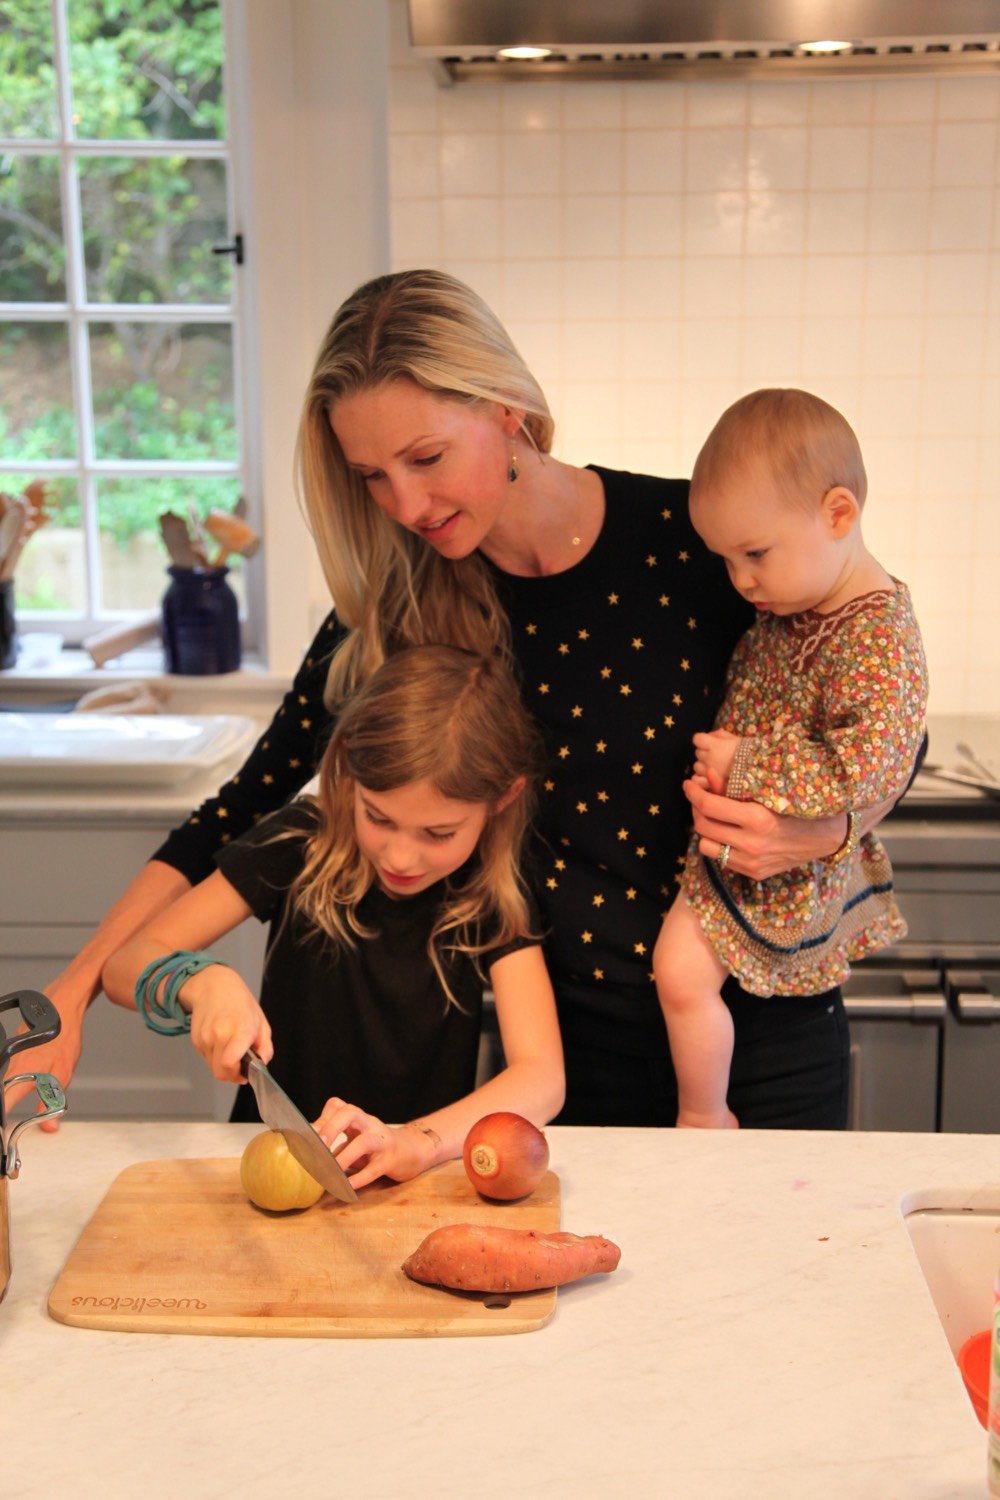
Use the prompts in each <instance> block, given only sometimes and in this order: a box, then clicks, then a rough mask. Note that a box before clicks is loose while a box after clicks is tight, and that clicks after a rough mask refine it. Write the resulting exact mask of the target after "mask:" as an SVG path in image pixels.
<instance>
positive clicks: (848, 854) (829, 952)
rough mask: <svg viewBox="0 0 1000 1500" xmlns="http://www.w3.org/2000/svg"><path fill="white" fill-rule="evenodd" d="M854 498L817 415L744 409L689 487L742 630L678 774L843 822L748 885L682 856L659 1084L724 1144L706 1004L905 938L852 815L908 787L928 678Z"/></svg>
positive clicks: (726, 426) (822, 412) (830, 418)
mask: <svg viewBox="0 0 1000 1500" xmlns="http://www.w3.org/2000/svg"><path fill="white" fill-rule="evenodd" d="M866 491H867V479H866V476H865V469H864V463H863V461H862V458H861V451H860V449H859V446H858V441H857V438H856V437H855V435H854V433H853V431H852V430H851V428H850V426H849V425H848V423H847V422H846V421H845V419H844V418H843V417H842V416H841V415H840V413H839V412H837V411H835V410H834V409H833V407H831V406H828V405H827V403H826V402H825V401H822V400H820V399H819V397H817V396H813V395H810V394H809V393H808V392H806V391H797V390H762V391H755V392H753V393H752V394H751V395H749V396H744V397H743V398H742V399H741V400H739V401H737V402H736V403H735V404H734V405H733V406H731V407H729V409H728V410H727V411H725V412H724V413H723V415H722V416H721V417H720V419H719V421H718V422H717V423H716V425H715V427H714V428H713V429H712V432H711V433H710V434H709V436H708V438H707V440H706V442H705V445H704V447H703V448H702V450H701V452H700V453H699V455H698V458H697V461H696V463H695V466H694V472H693V474H692V477H691V501H690V505H691V520H692V523H693V525H694V527H695V529H696V531H697V532H698V534H699V536H701V537H702V539H703V540H704V542H705V544H706V546H707V547H708V548H709V549H710V551H712V552H715V553H718V554H719V556H721V557H722V558H723V559H724V561H725V564H726V568H727V569H728V572H729V578H730V581H731V583H732V585H733V587H734V588H736V589H737V590H738V591H739V592H740V593H741V594H742V595H743V597H744V598H745V599H747V600H748V601H749V602H750V603H751V604H753V605H754V607H755V608H756V609H757V611H758V619H757V621H756V623H755V624H754V625H753V626H752V627H751V628H750V630H748V631H747V633H746V635H745V636H744V637H743V639H742V640H741V641H740V642H739V644H738V646H737V648H736V650H735V652H734V653H733V659H732V661H731V663H730V666H729V673H728V677H727V681H726V690H725V696H724V699H723V703H722V706H721V708H720V710H719V713H718V715H717V717H716V723H715V728H714V729H713V730H712V731H711V732H710V733H706V734H696V735H695V736H694V745H695V763H694V775H695V778H696V779H697V780H699V781H700V782H701V784H702V785H706V786H707V785H709V773H710V772H711V773H714V777H715V778H716V789H719V788H720V787H721V788H724V789H725V792H726V794H727V795H728V796H730V797H736V798H739V799H741V800H745V801H753V802H759V803H761V804H763V805H764V806H765V807H768V808H770V809H771V810H772V811H773V812H777V813H793V814H796V815H798V816H799V817H822V816H824V815H826V814H829V813H836V812H846V813H847V814H848V836H847V838H846V840H845V842H844V844H843V846H842V847H841V848H840V849H839V850H838V851H837V852H836V853H835V854H834V855H832V856H831V857H829V858H827V859H823V860H815V861H813V862H811V863H809V864H806V865H801V866H799V867H797V868H796V869H793V870H790V871H788V872H786V873H784V874H781V875H774V876H771V877H769V878H768V879H766V880H760V881H756V880H751V879H750V878H749V877H747V876H744V875H740V874H738V873H736V872H735V871H733V870H731V869H727V868H726V866H727V862H728V859H729V848H728V846H727V845H723V846H722V850H721V852H720V853H719V855H718V856H717V857H716V859H715V860H714V861H709V860H707V859H705V858H704V857H703V856H702V855H701V854H700V853H699V849H698V839H697V836H694V837H693V838H692V841H691V844H690V846H689V849H688V855H687V860H686V863H685V868H684V874H683V876H682V880H681V892H680V894H679V895H678V897H677V899H676V901H675V902H674V904H673V906H672V907H671V909H670V911H669V912H668V913H667V916H666V918H665V920H664V923H663V926H662V928H661V930H660V936H659V938H658V940H657V944H656V949H655V952H654V959H653V968H654V974H655V978H656V984H657V991H658V994H659V997H660V1003H661V1005H662V1007H663V1013H664V1017H665V1019H666V1023H667V1031H668V1034H669V1038H670V1051H671V1056H672V1058H673V1063H674V1068H675V1071H676V1074H677V1085H678V1097H679V1111H678V1116H677V1124H678V1125H679V1126H696V1127H723V1128H725V1127H730V1128H732V1127H735V1126H736V1125H737V1123H738V1122H737V1120H736V1118H735V1116H734V1115H733V1114H732V1112H731V1111H730V1110H729V1108H728V1106H727V1103H726V1092H727V1087H728V1082H729V1065H730V1060H731V1058H732V1050H733V1023H732V1018H731V1016H730V1013H729V1011H728V1009H727V1007H726V1005H725V1003H724V1002H723V999H722V996H721V993H720V991H721V987H722V985H723V983H724V981H725V979H726V978H727V976H728V975H730V974H732V975H734V976H735V977H736V978H737V979H738V981H739V983H740V984H741V985H742V987H743V988H744V989H745V990H747V991H749V992H750V993H751V994H754V995H762V996H769V995H814V994H819V993H821V992H822V991H824V990H828V989H831V988H833V987H834V986H836V985H838V984H840V983H841V982H842V981H843V980H844V979H845V978H846V977H847V975H848V973H849V972H850V968H849V961H850V960H852V959H858V958H861V957H862V956H864V955H866V954H869V953H873V952H875V951H876V950H878V949H879V948H883V947H886V946H887V945H888V944H890V943H893V942H896V941H898V939H899V938H901V937H903V936H904V935H905V932H906V924H905V923H904V921H903V919H902V916H901V915H900V912H899V909H898V907H897V906H896V902H895V899H894V897H893V889H892V871H891V868H890V866H889V861H888V859H887V857H886V854H885V851H884V849H883V848H882V846H881V844H880V843H879V842H878V840H877V839H876V838H875V837H874V835H873V834H865V835H864V837H863V838H861V839H860V840H859V839H858V837H857V815H858V811H859V810H860V809H864V808H866V807H869V806H871V805H873V804H874V803H877V802H880V801H882V800H884V799H885V798H887V797H891V796H892V795H894V794H898V793H899V792H900V791H902V790H903V788H904V787H905V786H906V784H907V781H908V780H909V777H910V774H911V772H912V769H913V766H914V763H915V760H916V756H917V752H918V750H919V747H920V744H921V741H922V738H923V734H924V712H925V708H926V702H927V669H926V663H925V660H924V651H923V645H922V643H921V639H920V630H919V627H918V625H917V621H916V618H915V616H914V612H913V605H912V602H911V599H910V595H909V592H908V590H907V588H906V586H905V585H904V584H902V583H900V582H899V581H898V580H897V579H894V578H892V577H891V576H890V575H889V574H888V573H887V572H886V571H885V569H884V568H883V567H882V565H881V564H880V563H879V562H878V561H877V560H876V559H875V558H874V557H873V556H872V555H871V553H870V552H869V551H868V549H867V548H866V546H865V544H864V540H863V538H862V535H861V511H862V507H863V506H864V502H865V494H866Z"/></svg>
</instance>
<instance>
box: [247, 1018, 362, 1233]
mask: <svg viewBox="0 0 1000 1500" xmlns="http://www.w3.org/2000/svg"><path fill="white" fill-rule="evenodd" d="M241 1067H242V1071H243V1074H244V1076H245V1078H246V1080H247V1082H248V1083H249V1085H250V1087H251V1088H252V1089H253V1091H254V1094H255V1096H256V1099H257V1108H258V1109H259V1110H260V1117H261V1119H262V1120H263V1121H264V1124H265V1125H267V1126H268V1128H269V1129H271V1130H277V1131H280V1132H281V1134H282V1135H283V1136H284V1137H285V1140H286V1141H287V1142H288V1149H289V1151H290V1152H291V1153H292V1155H293V1156H294V1157H295V1160H296V1161H297V1162H298V1164H299V1166H300V1167H304V1168H305V1170H306V1171H307V1172H308V1173H309V1175H310V1177H314V1178H315V1179H316V1181H317V1182H318V1183H320V1185H321V1186H322V1187H324V1188H326V1191H327V1192H328V1193H331V1194H332V1195H333V1197H334V1198H339V1199H340V1201H341V1203H357V1201H358V1195H357V1193H356V1192H355V1190H354V1188H352V1186H351V1184H350V1182H349V1181H348V1180H347V1174H346V1173H345V1171H344V1169H343V1167H342V1166H341V1165H340V1163H339V1162H338V1161H337V1158H336V1157H335V1156H334V1154H333V1152H332V1151H331V1150H330V1148H329V1146H327V1144H326V1142H325V1141H324V1140H323V1138H322V1136H319V1135H317V1134H316V1132H315V1130H313V1128H312V1126H311V1125H310V1124H309V1121H308V1120H307V1119H306V1117H305V1115H304V1114H303V1113H302V1111H301V1110H300V1109H297V1108H296V1106H295V1105H294V1104H293V1103H292V1101H291V1099H289V1097H288V1095H287V1094H286V1093H285V1091H284V1089H283V1088H282V1087H281V1086H280V1084H278V1083H277V1082H276V1081H275V1080H274V1079H273V1078H272V1077H271V1075H270V1073H269V1072H268V1071H267V1069H266V1068H265V1066H264V1064H263V1063H262V1062H261V1060H260V1058H259V1057H258V1056H257V1053H256V1052H255V1051H254V1050H253V1048H252V1047H251V1048H250V1051H249V1052H247V1053H246V1054H245V1055H244V1057H243V1060H242V1063H241Z"/></svg>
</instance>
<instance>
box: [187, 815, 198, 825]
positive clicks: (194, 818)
mask: <svg viewBox="0 0 1000 1500" xmlns="http://www.w3.org/2000/svg"><path fill="white" fill-rule="evenodd" d="M188 822H190V823H200V822H201V819H200V818H199V816H198V814H197V813H194V814H192V816H191V817H190V818H189V819H188Z"/></svg>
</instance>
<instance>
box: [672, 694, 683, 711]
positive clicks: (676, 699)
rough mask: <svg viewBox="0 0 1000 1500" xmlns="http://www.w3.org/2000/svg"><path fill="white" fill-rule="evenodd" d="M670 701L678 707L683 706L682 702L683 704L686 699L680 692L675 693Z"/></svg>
mask: <svg viewBox="0 0 1000 1500" xmlns="http://www.w3.org/2000/svg"><path fill="white" fill-rule="evenodd" d="M670 701H671V703H673V704H674V705H675V706H676V707H677V708H680V706H681V704H682V703H683V702H684V699H683V698H682V697H681V695H680V693H675V694H674V696H673V697H672V698H671V700H670Z"/></svg>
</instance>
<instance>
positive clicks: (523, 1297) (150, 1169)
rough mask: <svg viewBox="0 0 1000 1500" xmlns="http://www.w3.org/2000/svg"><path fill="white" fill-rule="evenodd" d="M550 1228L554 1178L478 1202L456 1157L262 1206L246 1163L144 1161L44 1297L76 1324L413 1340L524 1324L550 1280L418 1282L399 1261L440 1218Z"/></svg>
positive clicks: (102, 1207) (111, 1195) (542, 1305)
mask: <svg viewBox="0 0 1000 1500" xmlns="http://www.w3.org/2000/svg"><path fill="white" fill-rule="evenodd" d="M463 1223H470V1224H471V1223H475V1224H495V1225H500V1226H504V1227H507V1228H512V1229H540V1230H543V1231H545V1232H550V1231H552V1230H557V1229H558V1228H559V1179H558V1178H557V1177H556V1175H555V1173H554V1172H547V1173H546V1174H545V1176H544V1178H543V1179H542V1181H541V1183H540V1184H539V1186H538V1187H537V1188H536V1189H535V1191H534V1192H533V1193H532V1194H531V1195H530V1197H528V1198H526V1199H523V1200H522V1201H521V1202H518V1203H505V1204H499V1203H497V1204H494V1203H488V1202H486V1201H485V1200H484V1199H483V1198H480V1196H479V1194H478V1193H477V1192H476V1190H475V1188H474V1187H473V1186H472V1184H471V1183H470V1182H469V1180H468V1178H467V1177H466V1175H465V1171H464V1168H463V1167H462V1163H461V1162H460V1161H454V1162H448V1163H446V1164H445V1165H444V1166H441V1167H436V1168H434V1169H433V1170H432V1171H430V1172H425V1173H424V1174H423V1175H422V1176H420V1177H416V1178H414V1179H413V1181H412V1182H405V1183H389V1184H378V1185H373V1186H371V1187H367V1188H364V1189H363V1190H362V1192H361V1195H360V1201H359V1202H358V1203H356V1204H342V1203H337V1202H335V1201H334V1200H333V1199H332V1198H329V1197H324V1198H321V1199H320V1201H319V1203H317V1204H316V1205H315V1207H313V1208H310V1209H307V1210H306V1211H305V1212H304V1213H290V1214H272V1213H266V1212H265V1211H263V1210H262V1209H259V1208H255V1207H254V1206H253V1204H251V1203H250V1202H249V1200H248V1199H247V1197H246V1195H245V1193H244V1192H243V1189H242V1188H241V1186H240V1178H239V1158H238V1157H225V1158H218V1159H217V1158H202V1159H189V1160H176V1159H175V1160H165V1161H144V1162H137V1163H136V1164H135V1165H134V1166H131V1167H126V1169H125V1170H124V1171H123V1172H121V1173H120V1174H119V1175H118V1177H116V1178H115V1180H114V1182H113V1183H112V1184H111V1186H110V1188H109V1189H108V1191H107V1193H106V1195H105V1196H104V1198H103V1199H102V1201H101V1203H100V1204H99V1205H98V1207H97V1210H96V1212H95V1213H94V1216H93V1218H92V1219H91V1220H90V1222H89V1224H88V1225H87V1227H86V1228H85V1229H84V1231H83V1234H82V1235H81V1236H80V1239H79V1240H78V1241H77V1244H76V1245H75V1247H74V1248H73V1250H72V1252H71V1253H70V1256H69V1259H68V1260H67V1262H66V1265H65V1266H64V1267H63V1270H62V1272H61V1274H60V1276H59V1279H58V1281H57V1282H56V1284H55V1286H54V1287H53V1289H52V1294H51V1296H50V1297H49V1313H50V1314H51V1316H52V1317H53V1318H55V1319H56V1320H57V1321H58V1322H60V1323H68V1324H70V1325H72V1326H73V1327H75V1328H103V1329H112V1330H119V1331H122V1332H139V1333H215V1334H248V1335H253V1336H254V1337H261V1336H264V1337H268V1336H286V1337H287V1336H292V1337H300V1338H412V1337H415V1338H421V1337H434V1336H440V1335H443V1334H449V1335H451V1334H492V1333H526V1332H528V1331H530V1330H531V1329H534V1328H541V1327H542V1326H543V1324H545V1323H547V1322H548V1321H549V1319H550V1318H551V1317H552V1314H553V1313H554V1312H555V1305H556V1293H555V1289H554V1288H549V1289H548V1290H545V1291H539V1292H520V1293H517V1294H515V1295H513V1296H496V1295H489V1294H486V1293H482V1294H475V1293H471V1292H451V1291H445V1290H443V1289H442V1288H440V1287H428V1286H421V1285H419V1284H418V1283H416V1282H413V1281H410V1279H409V1277H407V1276H405V1275H404V1274H403V1272H402V1270H401V1269H400V1267H401V1266H402V1263H403V1261H404V1260H405V1259H406V1257H407V1256H408V1255H409V1254H410V1253H411V1251H413V1250H415V1249H416V1247H417V1245H418V1244H419V1243H420V1241H421V1240H422V1239H423V1237H424V1235H425V1234H429V1233H430V1231H431V1230H432V1229H438V1228H440V1227H441V1226H442V1225H444V1224H463Z"/></svg>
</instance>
